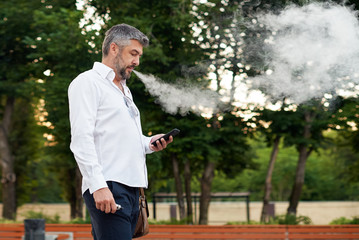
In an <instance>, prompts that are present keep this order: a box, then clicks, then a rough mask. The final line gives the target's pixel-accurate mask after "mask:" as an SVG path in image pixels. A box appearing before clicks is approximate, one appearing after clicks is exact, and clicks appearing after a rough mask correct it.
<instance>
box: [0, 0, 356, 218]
mask: <svg viewBox="0 0 359 240" xmlns="http://www.w3.org/2000/svg"><path fill="white" fill-rule="evenodd" d="M316 2H317V3H318V4H325V3H327V4H336V3H338V4H339V5H338V6H343V7H347V8H350V9H353V10H355V9H357V8H358V6H359V2H358V1H346V2H342V1H331V2H329V1H316ZM290 3H291V2H289V1H284V0H281V1H279V0H278V1H277V0H275V1H257V0H248V1H225V0H221V1H220V0H213V1H210V0H208V1H185V0H167V1H162V0H160V1H139V0H138V1H137V0H131V1H110V0H104V1H97V0H93V1H88V2H77V3H76V1H68V0H65V1H60V0H58V1H56V0H54V1H51V0H49V1H47V0H42V1H33V0H30V1H29V0H23V1H22V0H12V1H1V3H0V25H1V28H0V31H1V40H0V41H1V44H0V46H1V53H0V59H1V62H0V71H1V74H0V76H1V81H0V84H1V85H0V91H1V101H0V104H1V106H0V110H1V120H0V124H1V128H0V151H1V193H0V194H1V199H2V206H3V209H2V221H8V220H16V219H22V218H23V216H20V214H19V216H17V212H18V209H21V207H22V206H25V205H26V204H30V203H32V204H41V203H46V204H48V203H59V204H63V203H66V204H68V205H69V211H68V214H69V218H68V219H71V220H73V221H86V213H85V212H84V210H83V209H84V206H83V201H82V197H81V188H80V186H81V176H80V173H79V171H78V169H77V166H76V162H75V160H74V158H73V155H72V153H71V152H70V150H69V143H70V128H69V120H68V103H67V87H68V85H69V83H70V82H71V80H72V79H74V78H75V77H76V76H77V75H78V74H79V73H80V72H82V71H85V70H87V69H90V68H91V67H92V64H93V62H94V61H100V60H101V43H102V40H103V39H102V36H103V35H104V33H105V31H106V30H107V29H108V28H109V27H111V26H112V25H114V24H117V23H123V22H125V23H128V24H130V25H133V26H135V27H137V28H139V29H140V30H141V31H143V32H144V33H145V34H146V35H148V36H149V38H150V42H151V44H150V46H149V47H148V48H146V49H145V50H144V56H143V58H142V59H141V65H140V66H139V67H138V70H139V71H140V72H143V73H146V74H153V75H154V76H156V77H158V78H160V79H161V82H164V83H166V84H170V85H168V86H177V88H182V87H183V88H184V87H188V86H190V87H191V88H200V89H208V87H209V86H210V87H211V88H212V89H214V91H215V92H217V93H218V94H219V95H222V96H223V99H224V100H223V101H222V104H223V106H224V107H223V108H221V109H225V110H218V111H214V112H208V111H207V110H206V109H202V111H203V112H202V113H198V109H199V110H201V108H200V107H198V106H195V107H194V108H193V109H181V108H178V109H176V110H175V111H174V112H171V113H167V112H168V111H166V110H167V109H166V108H165V107H163V106H161V104H160V103H161V102H160V101H158V99H157V98H155V97H153V96H151V94H150V92H149V91H148V90H147V89H146V87H145V85H144V84H143V83H142V82H141V81H140V80H139V78H138V77H136V76H135V75H133V76H132V78H131V80H130V81H129V83H128V84H129V87H130V89H131V91H132V93H133V95H134V100H135V103H136V105H137V106H138V107H139V109H140V112H141V119H142V124H143V131H144V133H145V135H152V134H155V133H158V132H167V131H169V130H171V129H172V128H174V127H176V128H179V129H180V130H181V133H180V135H179V136H178V137H176V139H175V141H174V143H172V144H171V145H170V146H169V147H168V148H167V149H166V151H163V152H161V153H156V154H151V155H149V156H148V157H147V165H148V172H149V189H148V190H147V196H148V200H149V201H150V202H151V200H152V199H151V196H152V194H153V193H157V192H167V193H169V192H175V193H177V205H178V219H179V221H182V222H184V223H191V222H193V215H194V211H193V209H192V208H189V207H186V206H192V203H191V200H192V199H191V198H189V197H187V198H186V197H185V196H189V195H190V193H193V192H197V193H200V199H199V209H198V218H199V219H198V223H200V224H208V223H209V221H208V220H209V216H208V215H209V208H210V206H211V204H210V201H211V198H210V193H215V192H250V199H251V201H256V202H259V203H260V202H261V201H263V204H262V205H263V209H262V210H260V215H261V216H260V217H258V216H257V217H256V219H253V220H254V221H258V222H259V221H262V222H263V223H266V222H267V223H268V222H271V221H272V222H273V221H276V220H275V219H272V218H270V216H269V214H268V212H266V209H267V208H266V207H265V206H268V205H269V203H270V202H276V201H281V202H287V207H285V210H284V212H283V211H277V212H279V213H280V214H283V215H286V216H294V217H295V218H296V219H299V220H300V219H303V218H301V217H302V216H300V214H299V211H298V210H297V209H298V208H300V205H301V201H306V202H307V201H308V202H310V201H312V202H313V201H315V202H319V203H320V202H323V205H324V202H328V201H331V202H338V201H342V202H349V203H351V202H354V203H357V201H358V199H359V190H358V189H359V175H358V174H357V173H358V171H359V158H358V156H359V154H358V149H359V146H358V142H359V141H358V139H359V132H358V129H357V124H358V116H359V102H358V99H357V97H356V96H355V95H354V96H351V97H343V96H339V95H335V94H333V95H332V97H330V99H331V100H330V101H329V100H328V99H326V98H325V96H323V98H314V99H310V100H308V101H305V102H302V103H300V104H294V103H291V102H290V101H287V99H286V98H285V96H284V97H283V98H282V99H280V100H278V99H277V100H275V99H272V98H271V97H270V92H268V91H267V92H266V90H265V89H260V90H261V91H262V94H264V95H265V96H267V97H268V102H271V105H272V106H279V107H277V108H276V109H273V108H271V107H267V106H269V103H266V104H264V105H263V104H257V103H256V102H250V101H247V100H246V101H244V100H243V101H240V100H239V99H236V97H238V96H237V95H236V94H235V93H236V89H237V88H243V86H246V84H247V83H248V82H246V79H247V78H248V77H251V76H256V75H261V74H263V71H265V70H266V67H267V66H266V65H265V64H264V62H263V59H261V58H260V57H258V56H256V57H253V54H251V53H252V52H251V51H253V49H252V48H253V43H258V41H259V40H260V39H261V38H260V35H261V34H269V33H267V32H265V31H263V30H262V31H263V32H260V33H258V30H256V29H252V28H250V27H248V25H247V24H246V22H248V21H249V22H253V20H254V19H255V18H256V16H255V13H257V12H259V11H274V12H278V11H280V10H281V9H284V8H285V7H286V6H287V5H288V4H290ZM292 3H294V4H296V5H297V6H299V7H302V6H305V5H307V4H310V2H309V1H292ZM84 14H85V16H88V15H87V14H90V15H91V16H93V17H92V18H87V17H84ZM234 32H235V33H236V34H237V35H238V36H241V39H240V40H238V39H237V38H236V37H235V34H234ZM237 35H236V36H237ZM229 46H232V48H231V49H232V51H229V52H228V48H229ZM234 46H235V47H234ZM353 48H354V46H353ZM256 50H258V49H256ZM258 51H260V49H259V50H258ZM224 76H226V77H224ZM228 76H229V80H228ZM225 81H227V82H228V81H229V85H230V87H228V84H224V82H225ZM248 88H249V85H248ZM353 89H356V90H358V89H357V88H355V87H353ZM326 96H328V95H326ZM327 98H329V97H327ZM174 100H176V99H174ZM252 100H253V99H252ZM178 101H180V99H178ZM238 102H239V103H240V104H238ZM328 102H329V103H328ZM304 172H305V174H304ZM232 200H233V199H232ZM223 201H224V203H223V204H226V203H225V201H230V200H228V199H223ZM188 203H190V204H188ZM298 204H299V207H298ZM320 205H321V204H319V205H318V209H319V212H320V211H323V212H324V211H327V210H326V209H324V208H320ZM338 206H339V204H338ZM356 206H357V205H356ZM355 208H356V207H355ZM355 208H354V209H355ZM36 211H37V212H31V211H29V212H27V213H26V214H28V215H27V216H25V217H34V216H37V217H39V216H40V217H48V218H49V219H54V218H56V217H55V216H47V214H49V213H48V212H44V211H41V210H39V209H36ZM166 211H167V210H166ZM22 214H23V213H22ZM36 214H37V215H36ZM166 214H167V213H166ZM243 214H244V213H243ZM308 215H309V214H308ZM308 215H307V216H305V217H309V218H310V217H311V216H308ZM358 215H359V214H358V213H357V212H355V211H352V214H349V215H347V214H345V213H344V212H343V216H342V217H344V218H345V219H341V221H343V222H350V221H352V222H355V221H356V219H357V216H358ZM312 218H315V216H312ZM68 219H66V220H68ZM278 219H281V216H278V218H277V221H279V220H278ZM288 219H289V218H288ZM55 220H56V219H55ZM60 220H61V219H60ZM63 220H64V219H63ZM229 221H230V220H229ZM244 222H245V220H244ZM294 222H295V221H294ZM314 223H315V222H314Z"/></svg>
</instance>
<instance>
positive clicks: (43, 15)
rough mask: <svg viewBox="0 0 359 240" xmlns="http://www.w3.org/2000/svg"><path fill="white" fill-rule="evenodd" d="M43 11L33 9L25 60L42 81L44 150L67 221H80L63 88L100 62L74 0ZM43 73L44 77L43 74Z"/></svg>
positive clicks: (78, 181) (77, 176) (51, 4)
mask: <svg viewBox="0 0 359 240" xmlns="http://www.w3.org/2000/svg"><path fill="white" fill-rule="evenodd" d="M46 4H47V7H46V8H45V9H42V10H37V11H34V13H33V16H34V21H33V25H34V26H35V29H37V33H36V35H35V37H33V38H30V37H28V38H27V39H26V43H27V44H29V45H32V46H36V48H37V51H36V52H35V53H33V54H31V55H29V57H30V58H31V59H32V60H33V67H34V69H35V70H36V76H37V77H39V78H42V79H43V81H44V83H43V94H42V97H43V99H44V103H45V104H44V112H43V114H44V115H45V116H46V119H45V120H44V121H43V122H44V123H45V124H46V123H47V126H48V129H47V130H46V132H47V134H48V135H49V136H51V137H52V138H50V139H49V141H48V144H47V148H46V150H47V151H46V152H47V154H48V155H49V157H50V159H51V166H50V168H51V169H52V172H53V173H54V174H55V176H56V177H57V179H58V181H59V183H60V185H61V186H62V189H63V196H64V198H65V200H66V201H68V202H69V203H70V206H71V218H76V217H80V218H81V217H83V211H82V209H83V200H82V193H81V174H80V172H79V170H78V167H77V165H76V161H75V160H74V158H73V154H72V153H71V151H70V149H69V145H70V138H71V136H70V124H69V119H68V116H69V111H68V99H67V88H68V85H69V83H70V82H71V81H72V80H73V79H74V78H75V77H76V76H77V75H78V74H79V73H80V72H83V71H85V70H87V69H89V68H91V66H92V64H93V61H94V60H95V59H96V58H99V54H98V51H97V50H96V48H94V47H91V46H90V45H92V44H91V42H92V40H91V37H92V36H93V35H94V34H95V33H94V32H93V31H92V32H91V31H85V26H84V27H82V28H80V27H79V22H80V19H81V18H82V17H83V12H82V11H79V10H76V6H75V1H59V2H57V1H53V2H50V1H49V2H46ZM45 71H46V72H47V74H46V75H44V74H42V73H43V72H45Z"/></svg>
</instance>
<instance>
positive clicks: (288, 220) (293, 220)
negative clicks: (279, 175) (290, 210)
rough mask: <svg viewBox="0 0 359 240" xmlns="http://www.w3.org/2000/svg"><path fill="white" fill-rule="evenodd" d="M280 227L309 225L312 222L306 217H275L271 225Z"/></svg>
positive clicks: (286, 215)
mask: <svg viewBox="0 0 359 240" xmlns="http://www.w3.org/2000/svg"><path fill="white" fill-rule="evenodd" d="M275 223H277V224H280V225H301V224H303V225H309V224H312V223H313V222H312V220H311V219H310V218H309V217H307V216H296V215H294V214H284V215H279V216H276V217H275V218H274V220H273V223H271V224H275Z"/></svg>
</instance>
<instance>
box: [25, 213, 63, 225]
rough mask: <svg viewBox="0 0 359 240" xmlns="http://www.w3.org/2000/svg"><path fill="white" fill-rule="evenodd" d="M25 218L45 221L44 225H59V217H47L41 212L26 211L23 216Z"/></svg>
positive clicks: (56, 215)
mask: <svg viewBox="0 0 359 240" xmlns="http://www.w3.org/2000/svg"><path fill="white" fill-rule="evenodd" d="M24 217H25V218H28V219H45V222H46V223H60V216H59V215H58V214H55V216H49V215H46V214H44V213H43V212H35V211H27V212H26V213H25V214H24Z"/></svg>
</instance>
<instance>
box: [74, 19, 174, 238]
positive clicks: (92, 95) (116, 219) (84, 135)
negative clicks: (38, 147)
mask: <svg viewBox="0 0 359 240" xmlns="http://www.w3.org/2000/svg"><path fill="white" fill-rule="evenodd" d="M147 45H148V38H147V37H146V36H145V35H144V34H143V33H142V32H140V31H139V30H138V29H136V28H134V27H132V26H129V25H126V24H119V25H116V26H113V27H112V28H111V29H110V30H108V31H107V32H106V36H105V39H104V41H103V46H102V62H101V63H99V62H95V63H94V66H93V68H92V69H91V70H88V71H86V72H84V73H81V74H80V75H79V76H77V77H76V78H75V79H74V80H73V81H72V82H71V84H70V86H69V90H68V96H69V106H70V123H71V145H70V148H71V150H72V152H73V153H74V156H75V159H76V162H77V164H78V166H79V168H80V171H81V174H82V177H83V179H82V192H83V197H84V199H85V203H86V206H87V208H88V211H89V213H90V216H91V222H92V229H93V235H94V239H106V240H111V239H121V240H122V239H123V240H129V239H132V234H133V232H134V229H135V226H136V222H137V218H138V214H139V207H138V206H139V205H138V204H139V203H138V201H139V190H138V188H140V187H143V188H147V185H148V182H147V168H146V160H145V155H146V154H149V153H152V152H154V151H161V150H163V149H164V148H166V147H167V144H169V143H171V142H172V141H173V138H172V137H170V139H169V140H168V141H167V142H166V141H165V140H163V139H161V141H160V140H158V139H159V138H160V137H161V136H163V134H158V135H155V136H153V137H152V138H151V137H146V136H144V135H143V134H142V129H141V122H140V114H139V111H138V108H137V107H136V105H135V104H134V102H133V100H132V95H131V92H130V90H129V88H128V87H127V86H126V81H127V80H128V79H129V78H130V76H131V72H132V70H133V69H134V68H135V67H136V66H138V65H139V63H140V57H141V55H142V53H143V47H146V46H147ZM153 141H156V143H157V146H154V145H152V144H151V143H152V142H153ZM116 204H119V205H121V206H122V209H121V210H116Z"/></svg>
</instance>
